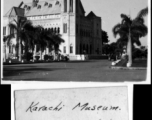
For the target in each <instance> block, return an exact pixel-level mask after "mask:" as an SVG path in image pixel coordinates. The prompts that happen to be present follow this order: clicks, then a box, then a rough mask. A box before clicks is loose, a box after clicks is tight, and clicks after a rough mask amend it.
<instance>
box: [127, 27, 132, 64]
mask: <svg viewBox="0 0 152 120" xmlns="http://www.w3.org/2000/svg"><path fill="white" fill-rule="evenodd" d="M127 55H128V64H127V66H128V67H131V66H132V44H131V33H130V30H129V35H128V45H127Z"/></svg>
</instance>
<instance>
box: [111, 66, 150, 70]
mask: <svg viewBox="0 0 152 120" xmlns="http://www.w3.org/2000/svg"><path fill="white" fill-rule="evenodd" d="M110 68H111V69H116V70H146V69H147V67H120V66H110Z"/></svg>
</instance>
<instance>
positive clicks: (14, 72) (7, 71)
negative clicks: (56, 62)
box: [3, 66, 71, 80]
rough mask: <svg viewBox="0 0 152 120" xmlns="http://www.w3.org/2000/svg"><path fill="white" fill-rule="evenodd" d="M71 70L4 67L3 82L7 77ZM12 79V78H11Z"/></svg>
mask: <svg viewBox="0 0 152 120" xmlns="http://www.w3.org/2000/svg"><path fill="white" fill-rule="evenodd" d="M66 69H71V68H52V67H51V68H50V67H48V68H47V67H46V66H45V67H43V68H42V67H37V66H15V67H14V68H13V67H9V66H8V67H4V68H3V77H4V78H3V80H5V79H7V77H13V76H18V75H23V74H24V75H28V74H30V73H37V72H50V71H56V70H66ZM9 79H10V78H9Z"/></svg>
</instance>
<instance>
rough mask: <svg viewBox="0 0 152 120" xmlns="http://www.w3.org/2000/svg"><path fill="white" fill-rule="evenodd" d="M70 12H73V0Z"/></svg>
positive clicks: (71, 0)
mask: <svg viewBox="0 0 152 120" xmlns="http://www.w3.org/2000/svg"><path fill="white" fill-rule="evenodd" d="M70 12H73V0H70Z"/></svg>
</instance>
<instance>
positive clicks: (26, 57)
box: [22, 52, 33, 61]
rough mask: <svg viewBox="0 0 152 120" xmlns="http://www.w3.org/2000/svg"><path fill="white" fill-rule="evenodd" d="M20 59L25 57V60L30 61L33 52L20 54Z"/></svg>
mask: <svg viewBox="0 0 152 120" xmlns="http://www.w3.org/2000/svg"><path fill="white" fill-rule="evenodd" d="M22 59H26V60H27V61H30V60H31V59H33V54H32V53H30V52H27V53H25V54H24V55H23V56H22Z"/></svg>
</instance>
